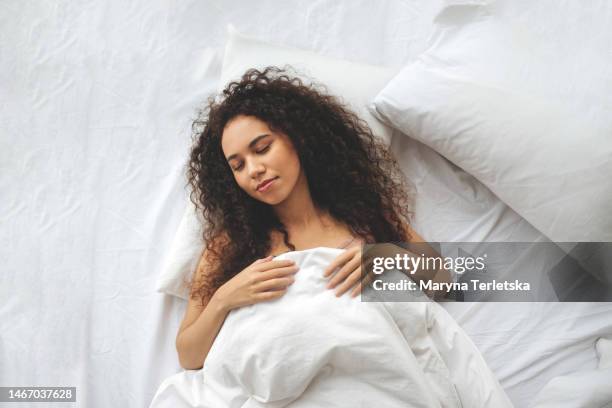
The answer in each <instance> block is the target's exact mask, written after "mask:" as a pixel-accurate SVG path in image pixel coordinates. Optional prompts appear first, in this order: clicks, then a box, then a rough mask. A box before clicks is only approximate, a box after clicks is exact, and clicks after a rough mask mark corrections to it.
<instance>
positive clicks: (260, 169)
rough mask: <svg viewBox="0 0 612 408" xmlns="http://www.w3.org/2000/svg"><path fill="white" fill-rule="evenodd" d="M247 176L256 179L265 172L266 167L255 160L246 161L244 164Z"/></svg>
mask: <svg viewBox="0 0 612 408" xmlns="http://www.w3.org/2000/svg"><path fill="white" fill-rule="evenodd" d="M245 165H246V167H247V172H248V174H249V176H250V177H251V178H253V179H258V178H259V176H260V175H261V174H263V173H264V172H265V171H266V167H265V166H264V165H263V163H261V162H260V161H258V160H256V159H250V160H247V161H246V163H245Z"/></svg>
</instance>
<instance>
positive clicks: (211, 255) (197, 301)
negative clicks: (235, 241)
mask: <svg viewBox="0 0 612 408" xmlns="http://www.w3.org/2000/svg"><path fill="white" fill-rule="evenodd" d="M228 240H229V238H228V237H227V235H225V234H222V235H219V236H218V237H217V238H215V239H214V240H213V242H212V243H211V244H210V245H208V246H207V247H208V248H204V249H203V251H202V254H201V255H200V260H199V262H198V266H197V267H196V270H195V273H194V277H193V280H192V287H191V291H190V292H191V293H190V296H189V300H188V301H187V309H186V310H185V315H184V317H183V321H182V322H181V326H180V328H179V331H178V334H180V333H181V332H182V331H183V330H184V329H186V328H187V327H189V326H190V325H191V324H192V323H193V322H194V321H195V320H196V319H197V318H198V317H199V316H200V314H201V313H202V311H203V310H204V308H205V307H206V305H207V304H208V301H209V300H210V299H202V298H201V297H200V296H199V295H198V294H197V293H195V292H194V288H195V287H196V286H198V285H200V284H201V283H202V282H203V281H204V280H205V279H207V274H209V273H211V271H213V270H215V269H216V267H217V262H218V260H217V257H216V256H215V252H218V251H221V250H222V249H223V247H224V246H225V245H226V244H227V242H228ZM209 248H211V249H212V250H211V249H209Z"/></svg>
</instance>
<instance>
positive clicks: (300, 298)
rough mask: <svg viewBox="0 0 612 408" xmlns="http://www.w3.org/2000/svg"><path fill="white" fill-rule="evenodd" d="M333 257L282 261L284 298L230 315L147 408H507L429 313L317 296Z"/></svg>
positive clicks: (464, 348) (466, 351)
mask: <svg viewBox="0 0 612 408" xmlns="http://www.w3.org/2000/svg"><path fill="white" fill-rule="evenodd" d="M341 252H342V250H339V249H334V248H325V247H319V248H313V249H310V250H304V251H294V252H289V253H285V254H283V255H280V256H279V257H277V259H293V260H295V262H296V264H297V265H298V266H299V267H300V270H299V272H298V273H297V274H296V280H295V283H294V284H293V285H292V286H291V287H290V289H289V290H288V292H287V293H286V295H285V296H283V297H282V298H281V299H278V300H276V301H273V302H264V303H259V304H256V305H252V306H248V307H243V308H240V309H236V310H234V311H232V312H231V313H230V314H229V315H228V316H227V319H226V321H225V323H224V325H223V327H222V329H221V331H220V332H219V335H218V337H217V339H216V340H215V343H214V344H213V347H212V348H211V350H210V352H209V354H208V356H207V358H206V361H205V364H204V367H203V368H202V370H199V371H185V372H181V373H179V374H176V375H174V376H172V377H170V378H168V379H166V380H165V381H164V382H163V383H162V385H161V386H160V388H159V389H158V391H157V393H156V395H155V397H154V399H153V402H152V403H151V407H154V408H160V407H170V406H171V407H214V408H219V407H230V408H238V407H274V408H279V407H295V408H297V407H323V406H325V407H332V408H333V407H373V406H376V407H469V408H477V407H492V408H493V407H494V408H503V407H511V406H512V404H511V402H510V400H509V399H508V397H507V396H506V394H505V392H504V391H503V389H502V387H501V386H500V384H499V382H498V381H497V380H496V379H495V377H494V376H493V374H492V372H491V371H490V370H489V368H488V367H487V365H486V363H485V361H484V359H483V358H482V356H481V355H480V353H479V352H478V350H477V348H476V347H475V346H474V344H473V343H472V342H471V341H470V339H469V338H468V337H467V335H466V334H465V333H464V332H463V330H462V329H461V328H460V327H459V326H458V325H457V324H456V323H455V322H454V320H453V319H452V318H451V317H450V315H448V313H447V312H446V311H445V310H444V309H443V308H442V307H440V306H439V305H438V304H436V303H434V302H430V301H422V302H403V303H391V302H361V301H360V300H359V299H358V298H350V297H349V296H348V295H346V294H345V295H344V296H342V297H340V298H336V297H335V295H334V292H333V291H332V290H328V289H326V288H325V285H326V283H327V279H326V278H324V277H323V270H324V268H325V267H326V266H327V265H329V263H330V262H331V261H332V260H333V259H334V258H335V257H336V256H337V255H338V254H340V253H341Z"/></svg>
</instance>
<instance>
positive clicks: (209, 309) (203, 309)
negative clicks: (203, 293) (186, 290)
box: [176, 251, 229, 370]
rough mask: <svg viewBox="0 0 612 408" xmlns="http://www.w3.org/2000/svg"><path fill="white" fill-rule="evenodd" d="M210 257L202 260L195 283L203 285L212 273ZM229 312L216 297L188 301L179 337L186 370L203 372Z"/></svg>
mask: <svg viewBox="0 0 612 408" xmlns="http://www.w3.org/2000/svg"><path fill="white" fill-rule="evenodd" d="M207 255H208V253H207V252H206V251H205V252H204V253H203V254H202V257H201V258H200V262H199V263H198V267H197V269H196V276H195V279H194V282H200V281H201V280H202V279H203V278H204V274H205V271H207V270H210V269H208V268H209V267H210V263H209V262H207ZM202 303H203V304H202ZM228 312H229V311H228V310H227V308H226V307H224V306H223V305H222V304H221V303H220V302H219V301H218V300H217V298H216V297H215V296H214V295H213V296H212V298H210V299H204V302H202V300H201V298H193V297H190V298H189V302H188V304H187V310H186V311H185V316H184V318H183V321H182V323H181V326H180V328H179V331H178V334H177V336H176V350H177V352H178V357H179V362H180V364H181V366H182V367H183V368H185V369H188V370H197V369H200V368H202V366H203V364H204V360H205V359H206V356H207V355H208V352H209V351H210V348H211V347H212V344H213V342H214V341H215V338H216V337H217V334H218V333H219V330H220V329H221V326H222V325H223V322H224V321H225V318H226V316H227V314H228Z"/></svg>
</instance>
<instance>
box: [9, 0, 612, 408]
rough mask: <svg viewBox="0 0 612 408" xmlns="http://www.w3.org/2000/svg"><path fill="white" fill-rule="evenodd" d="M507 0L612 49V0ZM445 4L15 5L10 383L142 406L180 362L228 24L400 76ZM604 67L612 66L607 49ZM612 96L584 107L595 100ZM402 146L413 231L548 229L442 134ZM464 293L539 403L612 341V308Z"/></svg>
mask: <svg viewBox="0 0 612 408" xmlns="http://www.w3.org/2000/svg"><path fill="white" fill-rule="evenodd" d="M454 3H457V2H454ZM468 3H474V2H468ZM481 3H486V2H481ZM491 4H493V6H494V7H493V8H494V11H495V13H499V14H500V15H501V16H503V17H504V18H505V19H506V20H507V21H516V22H520V24H523V25H530V26H532V27H538V30H539V31H540V32H542V33H544V34H546V35H548V36H549V37H550V38H551V41H553V42H554V41H555V40H554V38H555V37H556V36H555V33H556V32H557V31H556V30H561V28H562V29H563V30H564V31H563V34H562V35H559V36H558V38H559V41H562V40H567V39H568V38H570V37H572V36H573V35H575V36H577V37H580V36H581V35H585V32H587V34H588V35H590V36H591V38H593V41H599V42H600V45H601V46H603V47H608V48H607V49H608V50H610V49H611V48H610V38H612V35H611V34H612V33H611V32H610V28H609V27H612V4H610V3H609V2H606V1H597V2H589V4H588V5H585V4H583V3H582V2H571V1H563V2H558V1H543V2H538V3H537V4H534V3H532V2H528V1H520V2H519V1H499V2H492V3H491ZM444 7H448V4H445V3H444V2H442V1H428V2H420V1H413V0H404V1H400V0H395V1H386V2H382V3H377V5H376V6H374V5H373V4H372V3H371V2H355V1H311V2H300V1H293V2H284V3H283V5H282V7H279V5H278V3H276V2H272V1H269V2H265V1H264V2H257V3H250V2H238V1H230V2H220V1H219V2H217V1H206V2H195V1H188V2H182V3H177V4H169V3H167V2H144V1H136V2H132V3H131V4H129V5H126V4H124V3H121V2H105V3H86V4H76V3H71V2H67V1H60V2H55V3H43V4H35V3H22V2H16V1H9V2H4V3H3V5H2V10H3V12H2V13H0V21H1V24H0V27H2V28H1V29H0V32H1V36H0V49H1V50H2V51H1V52H2V58H0V73H1V74H2V79H3V81H2V82H3V84H4V86H3V91H2V92H0V102H1V104H2V106H3V108H2V109H1V110H0V129H2V132H1V134H0V168H1V170H0V186H1V187H0V189H1V191H2V200H0V220H2V221H1V225H2V229H1V231H0V242H1V243H2V245H1V246H0V260H1V261H2V262H1V263H2V266H1V276H2V285H0V299H2V301H1V302H0V322H2V323H1V324H0V332H1V333H2V334H1V335H0V361H1V364H0V386H74V387H77V403H76V405H77V406H84V407H85V406H86V407H107V406H129V407H144V406H148V405H149V403H150V402H151V400H152V398H153V396H154V394H155V392H156V390H157V388H158V387H159V385H160V384H161V383H162V381H163V380H164V379H165V378H166V377H168V376H170V375H172V374H175V373H177V372H179V371H181V368H180V366H179V364H178V360H177V356H176V351H175V348H174V341H175V335H176V332H177V330H178V326H179V323H180V320H181V318H182V314H183V311H184V307H185V301H184V300H183V299H180V298H179V297H177V296H171V295H168V294H165V293H159V292H157V289H158V287H159V276H160V274H162V273H163V272H164V268H165V267H167V264H168V256H169V252H170V251H171V250H172V248H173V246H175V245H176V242H177V239H179V238H178V237H179V235H180V234H182V233H183V232H181V231H183V228H182V227H181V220H182V219H183V215H184V214H185V211H186V209H187V208H188V201H187V192H186V190H185V179H184V174H183V171H184V164H185V158H186V154H187V152H188V148H189V144H190V122H191V120H192V119H193V118H194V117H195V111H196V109H197V107H198V106H200V104H201V103H202V102H203V101H204V99H205V98H206V97H207V96H208V95H209V94H211V93H213V92H215V90H217V89H218V87H219V84H220V80H221V78H222V61H223V52H224V47H225V44H226V41H227V33H226V26H227V24H230V23H231V24H233V25H234V26H235V27H236V28H237V29H238V30H240V32H242V33H244V34H246V35H249V36H251V37H253V38H257V39H259V40H261V41H266V42H269V43H272V44H276V45H279V46H290V47H296V48H299V49H304V50H310V51H312V52H315V53H317V54H318V55H321V56H323V57H329V58H337V59H342V60H347V61H353V62H356V63H365V64H371V65H377V66H383V67H386V68H388V69H390V70H395V71H398V70H399V69H400V68H401V67H402V66H405V65H406V64H409V63H412V62H414V61H416V60H417V58H418V56H419V55H420V54H421V53H422V52H423V51H425V50H427V49H428V47H429V46H430V37H431V35H432V34H434V32H435V29H436V24H439V23H440V20H439V19H438V20H436V18H437V16H439V15H440V14H439V13H440V10H441V9H442V8H444ZM585 30H586V31H585ZM556 46H560V44H559V43H556ZM592 62H593V64H601V66H603V67H604V68H605V72H604V74H605V75H604V77H607V78H608V80H609V78H610V76H606V75H607V74H608V73H610V54H609V52H608V54H605V53H603V54H602V55H600V59H598V60H597V61H592ZM605 86H608V87H609V86H610V84H609V82H608V83H607V84H603V85H602V86H601V87H602V88H605ZM608 89H609V88H608ZM609 94H612V92H610V93H609ZM608 101H609V99H603V100H598V99H589V98H585V99H584V100H581V101H580V102H581V103H582V104H583V106H585V107H586V108H585V109H589V108H592V110H596V109H599V108H600V107H601V103H602V102H604V103H605V102H608ZM589 103H591V104H592V106H591V105H589ZM390 141H391V145H390V146H391V147H390V148H391V150H392V151H393V152H394V154H395V155H396V157H397V158H398V160H399V161H400V164H401V167H402V170H403V171H404V173H405V174H406V176H407V177H408V178H409V179H410V180H411V181H412V182H413V183H414V185H415V187H416V189H417V201H416V203H415V211H416V217H415V221H414V228H415V229H416V230H417V231H419V233H420V234H421V235H422V236H423V237H425V238H427V239H429V240H432V241H479V240H490V241H528V242H531V241H538V240H546V239H548V238H547V237H546V236H545V234H543V233H542V232H540V230H541V229H545V228H539V229H536V228H535V227H534V226H533V223H532V222H529V221H527V219H525V217H522V216H521V215H519V214H518V213H517V212H516V211H515V210H513V209H512V208H511V207H510V206H509V205H508V204H507V202H505V201H502V200H500V199H499V198H498V195H496V194H494V193H493V192H492V191H491V189H489V188H487V187H486V186H485V184H483V183H481V182H479V181H478V180H477V179H476V178H474V177H473V176H472V175H471V174H470V173H468V172H466V171H465V170H463V169H462V168H461V167H459V166H457V165H456V164H454V163H453V162H452V161H450V160H448V159H447V158H445V157H443V156H442V155H440V154H439V153H438V152H437V151H436V150H435V149H433V148H432V147H431V146H428V145H427V144H426V143H423V142H422V141H418V140H415V139H413V138H409V137H403V136H401V135H398V134H397V132H396V133H394V134H393V138H392V139H391V140H390ZM466 186H468V187H466ZM446 308H447V310H448V312H449V313H450V314H451V315H452V316H454V317H455V319H456V320H457V322H458V323H459V324H460V325H461V326H462V328H463V329H464V330H465V332H466V333H467V334H468V335H469V336H470V337H471V339H472V341H473V342H474V343H475V344H476V346H477V347H478V349H479V350H480V352H481V353H482V355H483V357H484V358H485V360H486V362H487V363H488V365H489V366H490V368H491V369H492V370H493V372H494V373H495V375H496V376H497V378H498V380H499V381H500V382H501V384H502V386H503V387H504V389H505V390H506V392H507V393H508V395H509V397H510V398H511V400H512V402H513V403H514V404H515V406H517V407H529V406H532V404H533V403H534V400H535V398H536V395H537V394H538V393H539V392H540V391H541V390H542V389H543V387H544V386H545V385H546V384H548V383H549V382H550V381H551V380H553V379H554V378H555V377H559V376H567V375H571V374H575V373H579V372H584V373H588V372H593V371H594V370H596V369H597V366H598V361H599V360H598V354H597V351H596V348H595V343H596V341H597V339H599V338H601V337H611V336H612V304H610V303H604V302H601V303H575V304H574V303H522V304H513V303H503V304H502V303H491V304H475V303H474V304H469V303H466V304H461V303H456V304H449V305H447V306H446ZM50 406H54V405H53V404H50ZM57 406H65V404H60V403H58V404H57Z"/></svg>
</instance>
